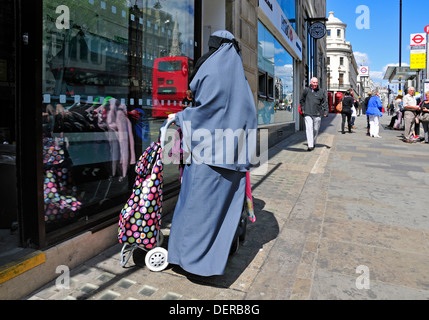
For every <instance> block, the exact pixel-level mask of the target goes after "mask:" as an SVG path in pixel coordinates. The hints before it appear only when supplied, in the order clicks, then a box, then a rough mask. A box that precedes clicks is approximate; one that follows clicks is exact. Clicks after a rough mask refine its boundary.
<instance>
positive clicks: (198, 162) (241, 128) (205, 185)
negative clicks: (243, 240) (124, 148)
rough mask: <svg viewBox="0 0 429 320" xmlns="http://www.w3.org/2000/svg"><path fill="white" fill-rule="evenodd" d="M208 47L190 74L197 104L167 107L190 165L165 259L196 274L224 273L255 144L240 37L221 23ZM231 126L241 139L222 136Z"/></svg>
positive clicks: (251, 102) (254, 123)
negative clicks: (180, 108)
mask: <svg viewBox="0 0 429 320" xmlns="http://www.w3.org/2000/svg"><path fill="white" fill-rule="evenodd" d="M209 48H210V49H209V52H208V53H206V54H205V55H203V56H202V57H201V58H200V59H199V60H198V62H197V64H196V69H195V70H194V72H193V74H192V76H191V78H192V80H191V83H190V88H191V90H192V92H193V93H194V101H195V103H194V105H193V106H192V107H188V108H186V109H185V110H183V111H181V112H178V113H176V114H173V115H169V119H170V120H171V119H175V123H176V125H177V126H179V127H180V128H181V130H182V134H183V139H182V149H183V152H184V161H185V163H186V165H185V168H184V170H183V178H182V187H181V190H180V194H179V198H178V202H177V204H176V207H175V210H174V213H173V219H172V223H171V229H170V236H169V241H168V262H169V263H171V264H174V265H179V266H180V267H181V268H182V269H184V270H185V271H187V272H190V273H192V274H196V275H199V276H212V275H222V274H223V273H224V270H225V267H226V263H227V259H228V256H229V253H230V248H231V245H232V243H233V240H234V238H235V234H236V231H237V228H238V224H239V220H240V217H241V213H242V212H243V207H244V200H245V192H246V172H247V171H248V170H249V168H250V157H251V156H252V155H254V154H255V152H256V129H257V119H256V106H255V103H254V99H253V94H252V91H251V89H250V86H249V84H248V82H247V79H246V75H245V73H244V68H243V63H242V60H241V55H240V48H239V46H238V43H237V41H236V40H235V38H234V36H233V35H232V34H231V33H230V32H228V31H216V32H215V33H213V34H212V35H211V36H210V39H209ZM226 75H227V76H226ZM228 131H231V132H233V133H234V134H233V135H235V134H236V132H239V133H241V135H240V137H239V139H238V141H237V139H235V140H233V142H232V144H231V143H228V141H227V142H225V141H224V140H225V139H224V138H225V137H224V135H225V132H228ZM222 133H223V134H222Z"/></svg>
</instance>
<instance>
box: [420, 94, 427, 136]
mask: <svg viewBox="0 0 429 320" xmlns="http://www.w3.org/2000/svg"><path fill="white" fill-rule="evenodd" d="M425 97H426V99H425V100H424V101H422V103H421V105H420V114H421V116H420V121H421V123H422V124H423V130H424V133H425V140H424V142H425V143H429V121H426V120H425V119H427V118H429V91H426V92H425Z"/></svg>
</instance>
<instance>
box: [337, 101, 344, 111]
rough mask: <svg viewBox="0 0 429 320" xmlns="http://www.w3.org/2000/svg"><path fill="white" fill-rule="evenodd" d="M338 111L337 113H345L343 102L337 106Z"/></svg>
mask: <svg viewBox="0 0 429 320" xmlns="http://www.w3.org/2000/svg"><path fill="white" fill-rule="evenodd" d="M336 110H337V112H341V111H343V102H342V101H341V102H340V103H339V104H337V107H336Z"/></svg>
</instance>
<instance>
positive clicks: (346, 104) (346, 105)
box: [341, 89, 354, 134]
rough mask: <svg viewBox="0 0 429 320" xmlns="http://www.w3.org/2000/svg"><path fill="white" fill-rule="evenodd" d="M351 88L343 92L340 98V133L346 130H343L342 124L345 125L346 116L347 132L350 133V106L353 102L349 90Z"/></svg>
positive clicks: (350, 90)
mask: <svg viewBox="0 0 429 320" xmlns="http://www.w3.org/2000/svg"><path fill="white" fill-rule="evenodd" d="M352 90H353V89H349V90H347V91H346V92H345V94H344V98H343V99H342V101H341V103H342V105H343V108H342V110H341V117H342V121H341V133H342V134H345V133H346V132H345V131H344V126H345V122H346V118H347V124H348V128H349V132H350V133H352V121H351V118H352V107H353V104H354V99H353V97H352V96H351V92H352Z"/></svg>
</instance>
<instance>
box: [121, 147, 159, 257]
mask: <svg viewBox="0 0 429 320" xmlns="http://www.w3.org/2000/svg"><path fill="white" fill-rule="evenodd" d="M161 151H162V149H161V145H160V143H159V142H152V143H151V145H150V146H149V147H148V148H147V149H146V150H145V152H143V154H142V155H141V156H140V159H139V161H138V162H137V164H136V167H135V170H136V173H137V177H136V179H135V182H134V186H133V192H132V194H131V196H130V197H129V199H128V201H127V202H126V204H125V206H124V207H123V209H122V210H121V213H120V216H119V228H118V239H119V242H120V243H122V244H129V245H131V246H140V247H142V248H143V249H147V250H150V249H152V248H154V247H156V246H157V239H158V237H157V235H158V233H159V232H160V231H159V229H160V225H161V213H162V188H163V173H162V170H163V163H162V153H161Z"/></svg>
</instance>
